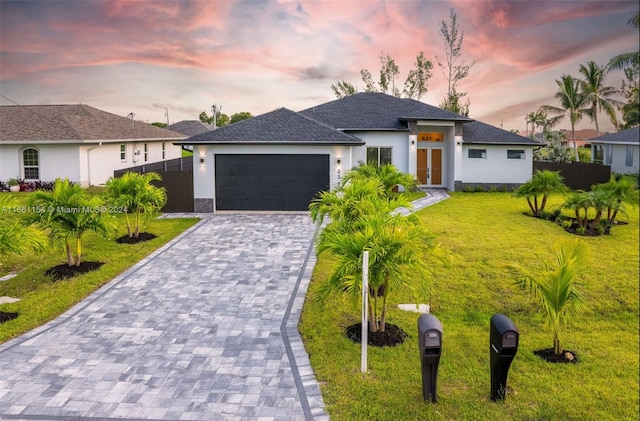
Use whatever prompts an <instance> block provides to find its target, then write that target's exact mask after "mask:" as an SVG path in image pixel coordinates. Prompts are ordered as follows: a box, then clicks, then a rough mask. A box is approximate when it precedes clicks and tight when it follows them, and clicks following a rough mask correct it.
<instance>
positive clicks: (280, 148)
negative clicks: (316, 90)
mask: <svg viewBox="0 0 640 421" xmlns="http://www.w3.org/2000/svg"><path fill="white" fill-rule="evenodd" d="M355 148H356V147H353V148H352V147H350V146H315V145H310V146H298V145H244V146H243V145H197V146H194V151H193V197H194V199H214V200H215V179H214V176H215V155H216V154H264V155H271V154H301V155H308V154H319V155H329V167H330V168H329V182H330V184H331V185H332V186H334V185H335V184H336V183H337V182H338V181H339V179H340V176H341V174H342V173H343V172H344V171H346V170H347V169H349V168H351V167H352V166H355V165H357V162H356V161H354V160H353V154H352V151H353V149H355ZM201 157H202V158H204V162H203V163H200V158H201ZM338 157H340V161H341V163H340V165H338V164H337V158H338Z"/></svg>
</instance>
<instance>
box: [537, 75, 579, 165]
mask: <svg viewBox="0 0 640 421" xmlns="http://www.w3.org/2000/svg"><path fill="white" fill-rule="evenodd" d="M556 84H557V85H558V91H557V92H556V93H555V95H554V98H556V99H557V100H558V101H559V102H560V107H555V106H553V105H543V106H542V107H541V108H542V109H543V110H544V111H546V112H548V113H551V114H555V115H557V116H559V117H561V118H560V119H558V121H559V120H561V119H564V118H565V117H568V118H569V123H570V124H571V140H572V142H573V149H574V152H575V160H576V161H580V157H579V156H578V145H577V144H576V123H578V122H579V121H580V120H582V117H583V116H584V115H585V114H587V113H588V112H589V109H588V108H585V106H587V105H588V104H587V97H586V96H585V95H584V94H583V93H582V91H581V89H580V88H581V83H580V80H578V79H576V78H574V77H573V76H571V75H562V77H561V78H560V79H556Z"/></svg>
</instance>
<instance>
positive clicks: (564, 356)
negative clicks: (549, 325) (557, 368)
mask: <svg viewBox="0 0 640 421" xmlns="http://www.w3.org/2000/svg"><path fill="white" fill-rule="evenodd" d="M533 353H534V354H535V355H537V356H538V357H540V358H542V359H543V360H545V361H548V362H550V363H561V364H576V363H577V362H578V355H577V354H576V353H575V352H574V351H564V350H563V351H562V352H561V353H560V355H557V354H556V353H555V352H554V351H553V348H547V349H540V350H538V351H533Z"/></svg>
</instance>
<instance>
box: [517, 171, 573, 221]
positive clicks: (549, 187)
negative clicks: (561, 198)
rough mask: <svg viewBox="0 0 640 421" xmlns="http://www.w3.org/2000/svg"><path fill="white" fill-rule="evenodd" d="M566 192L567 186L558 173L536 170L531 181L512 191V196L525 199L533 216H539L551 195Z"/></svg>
mask: <svg viewBox="0 0 640 421" xmlns="http://www.w3.org/2000/svg"><path fill="white" fill-rule="evenodd" d="M566 191H567V186H566V185H565V184H564V182H563V177H562V176H561V175H560V171H549V170H542V171H541V170H538V171H536V172H535V174H534V175H533V177H532V178H531V180H529V181H527V182H526V183H524V184H523V185H521V186H520V187H518V188H517V189H516V190H514V191H513V195H514V197H524V198H526V199H527V203H528V204H529V209H531V213H532V214H533V216H540V215H541V214H542V212H544V208H545V206H546V204H547V199H548V198H549V196H550V195H551V194H556V193H564V192H566ZM539 199H541V200H539Z"/></svg>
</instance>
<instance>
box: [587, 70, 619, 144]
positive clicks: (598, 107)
mask: <svg viewBox="0 0 640 421" xmlns="http://www.w3.org/2000/svg"><path fill="white" fill-rule="evenodd" d="M580 74H581V75H582V76H583V77H584V79H583V80H582V81H581V82H580V83H581V89H582V93H583V95H584V96H585V101H586V102H587V103H588V104H590V105H591V106H590V108H589V113H588V114H589V116H590V117H591V119H592V120H593V121H594V122H595V124H596V132H598V135H600V126H599V125H598V112H599V111H604V112H606V113H607V115H609V116H610V117H613V118H612V122H615V121H616V117H615V114H616V111H615V108H614V106H619V105H622V103H621V102H620V101H618V100H616V99H614V98H613V97H614V96H616V95H618V94H619V91H618V89H616V88H614V87H613V86H604V80H605V68H604V67H602V66H598V65H597V64H596V62H595V61H589V62H588V63H587V64H581V65H580Z"/></svg>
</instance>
